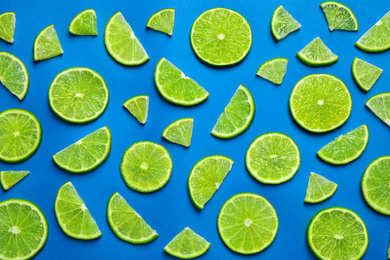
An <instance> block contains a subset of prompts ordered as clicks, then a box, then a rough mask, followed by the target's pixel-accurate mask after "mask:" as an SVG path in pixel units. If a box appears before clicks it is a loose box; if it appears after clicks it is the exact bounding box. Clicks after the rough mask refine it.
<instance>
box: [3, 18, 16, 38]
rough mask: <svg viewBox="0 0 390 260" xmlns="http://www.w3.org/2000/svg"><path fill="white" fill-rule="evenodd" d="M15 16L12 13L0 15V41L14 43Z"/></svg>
mask: <svg viewBox="0 0 390 260" xmlns="http://www.w3.org/2000/svg"><path fill="white" fill-rule="evenodd" d="M15 23H16V16H15V13H14V12H6V13H2V14H0V39H3V40H4V41H6V42H9V43H14V34H15Z"/></svg>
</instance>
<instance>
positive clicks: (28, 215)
mask: <svg viewBox="0 0 390 260" xmlns="http://www.w3.org/2000/svg"><path fill="white" fill-rule="evenodd" d="M0 230H1V238H0V259H20V260H27V259H30V258H32V257H33V256H35V255H36V254H38V253H39V251H40V250H41V249H42V248H43V246H44V245H45V244H46V240H47V236H48V233H49V230H48V225H47V221H46V218H45V215H43V213H42V211H41V210H40V209H39V207H38V206H37V205H35V204H34V203H32V202H30V201H28V200H20V199H10V200H5V201H2V202H0Z"/></svg>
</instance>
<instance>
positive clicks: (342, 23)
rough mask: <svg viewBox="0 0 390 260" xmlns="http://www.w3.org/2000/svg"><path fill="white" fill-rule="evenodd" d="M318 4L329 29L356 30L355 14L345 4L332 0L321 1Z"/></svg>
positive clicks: (357, 26) (357, 27)
mask: <svg viewBox="0 0 390 260" xmlns="http://www.w3.org/2000/svg"><path fill="white" fill-rule="evenodd" d="M320 6H321V8H322V11H323V12H324V14H325V16H326V20H327V21H328V26H329V31H331V32H332V31H333V30H344V31H357V30H358V29H359V25H358V21H357V19H356V17H355V15H354V14H353V12H352V11H351V9H349V8H348V7H347V6H345V5H343V4H340V3H337V2H334V1H327V2H323V3H321V4H320Z"/></svg>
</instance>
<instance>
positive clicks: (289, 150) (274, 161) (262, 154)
mask: <svg viewBox="0 0 390 260" xmlns="http://www.w3.org/2000/svg"><path fill="white" fill-rule="evenodd" d="M245 162H246V168H247V169H248V171H249V173H250V174H251V175H252V176H253V177H254V178H255V179H257V180H258V181H260V182H262V183H267V184H279V183H282V182H286V181H288V180H290V179H291V178H292V177H293V176H294V175H295V173H296V172H297V171H298V169H299V166H300V164H301V156H300V152H299V149H298V146H297V145H296V144H295V142H294V141H293V140H292V139H291V138H290V137H288V136H287V135H285V134H282V133H266V134H263V135H260V136H259V137H257V138H256V139H255V140H254V141H253V142H252V144H251V145H250V146H249V148H248V151H247V152H246V157H245Z"/></svg>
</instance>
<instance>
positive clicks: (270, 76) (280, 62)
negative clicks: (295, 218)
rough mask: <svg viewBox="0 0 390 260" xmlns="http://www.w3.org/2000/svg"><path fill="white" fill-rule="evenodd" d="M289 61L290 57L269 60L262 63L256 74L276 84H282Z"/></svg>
mask: <svg viewBox="0 0 390 260" xmlns="http://www.w3.org/2000/svg"><path fill="white" fill-rule="evenodd" d="M287 63H288V59H285V58H275V59H272V60H267V61H266V62H264V63H263V64H261V66H260V68H259V69H258V70H257V73H256V75H258V76H260V77H262V78H264V79H266V80H268V81H271V82H272V83H274V84H277V85H280V84H282V82H283V78H284V75H286V71H287Z"/></svg>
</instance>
